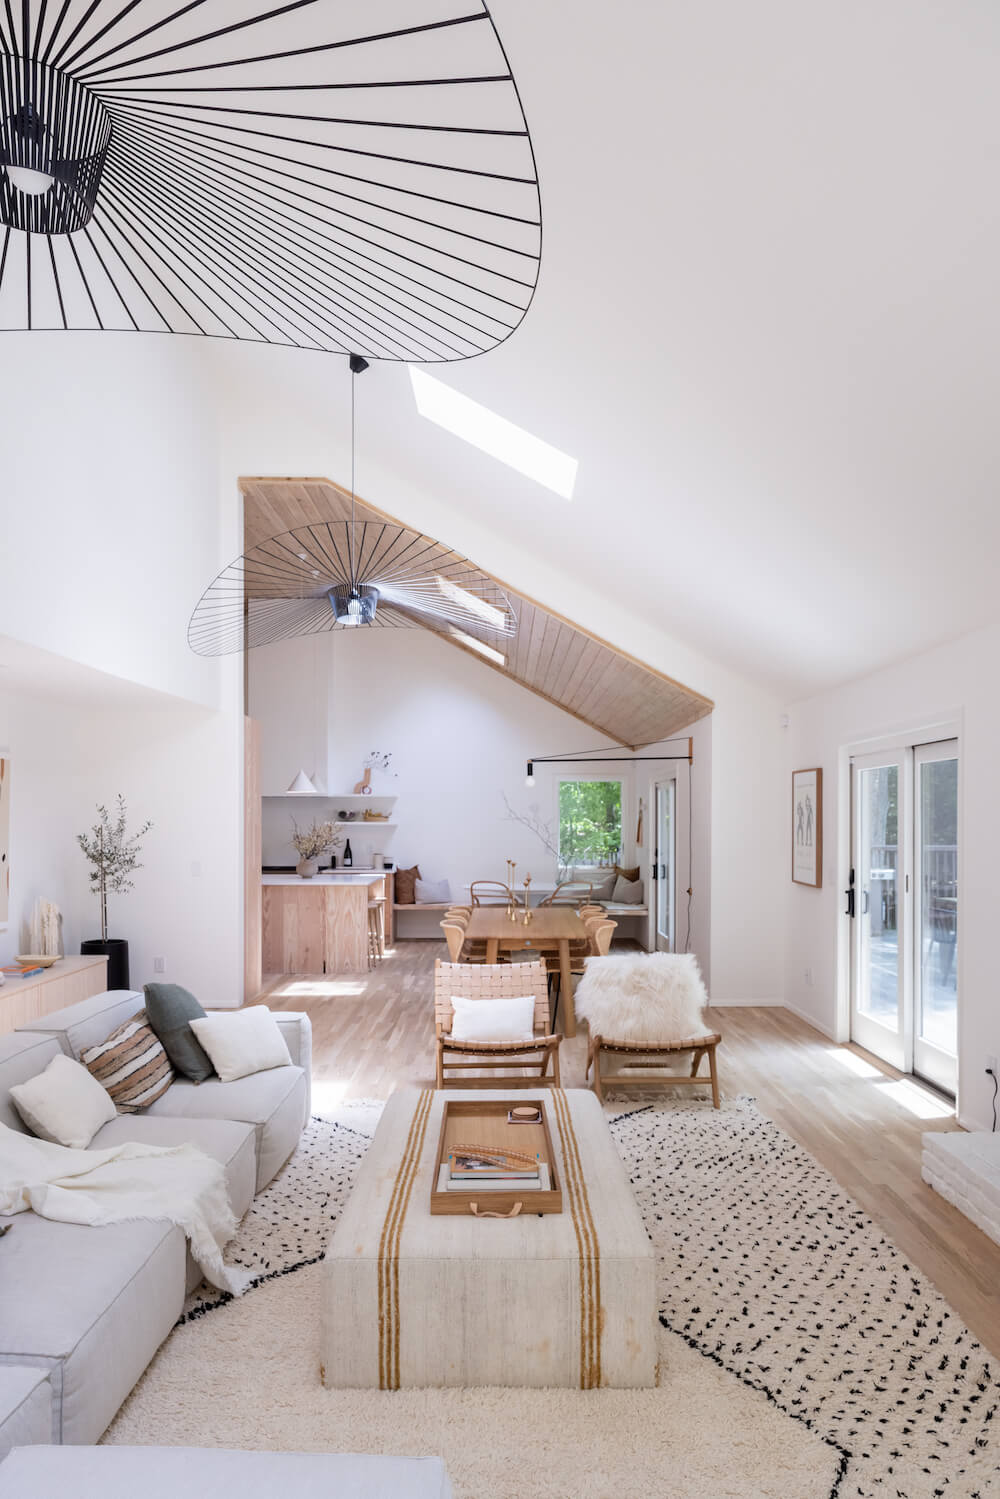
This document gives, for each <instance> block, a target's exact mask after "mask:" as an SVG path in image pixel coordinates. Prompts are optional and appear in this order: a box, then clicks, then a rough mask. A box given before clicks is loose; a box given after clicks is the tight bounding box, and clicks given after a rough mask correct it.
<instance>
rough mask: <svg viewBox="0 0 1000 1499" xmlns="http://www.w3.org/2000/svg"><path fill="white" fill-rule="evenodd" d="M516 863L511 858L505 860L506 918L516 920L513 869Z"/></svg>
mask: <svg viewBox="0 0 1000 1499" xmlns="http://www.w3.org/2000/svg"><path fill="white" fill-rule="evenodd" d="M516 868H517V864H516V863H515V861H514V860H513V859H508V860H507V920H508V921H516V920H517V902H516V900H515V898H514V870H515V869H516Z"/></svg>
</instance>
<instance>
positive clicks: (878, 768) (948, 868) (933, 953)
mask: <svg viewBox="0 0 1000 1499" xmlns="http://www.w3.org/2000/svg"><path fill="white" fill-rule="evenodd" d="M851 799H852V857H851V863H852V885H851V892H850V899H851V907H852V909H853V915H854V923H853V926H854V931H853V951H852V975H851V977H852V985H851V987H852V997H851V1037H852V1040H854V1041H856V1042H857V1043H858V1044H859V1045H860V1046H863V1047H865V1049H866V1050H867V1051H872V1052H874V1053H875V1055H876V1056H880V1057H882V1058H883V1060H885V1061H887V1062H889V1063H890V1064H891V1065H892V1066H893V1067H898V1068H899V1069H900V1071H901V1072H915V1073H918V1074H919V1075H920V1076H922V1077H925V1078H927V1079H928V1081H930V1082H933V1083H936V1084H937V1086H938V1087H940V1088H943V1089H945V1090H946V1091H947V1092H950V1093H954V1091H955V1073H956V1054H957V1038H958V985H957V964H956V961H955V959H956V947H957V938H958V742H957V740H953V739H952V740H945V741H942V742H940V743H937V744H928V745H917V746H906V747H901V748H899V749H892V750H887V751H884V752H882V753H880V754H875V755H860V756H857V757H856V758H855V759H854V760H853V761H852V765H851Z"/></svg>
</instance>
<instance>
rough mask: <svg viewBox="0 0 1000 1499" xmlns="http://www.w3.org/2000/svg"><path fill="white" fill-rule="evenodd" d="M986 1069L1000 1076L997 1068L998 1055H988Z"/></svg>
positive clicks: (995, 1075)
mask: <svg viewBox="0 0 1000 1499" xmlns="http://www.w3.org/2000/svg"><path fill="white" fill-rule="evenodd" d="M986 1071H987V1072H992V1074H993V1076H994V1077H997V1076H1000V1072H998V1069H997V1059H996V1057H987V1058H986Z"/></svg>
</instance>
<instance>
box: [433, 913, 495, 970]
mask: <svg viewBox="0 0 1000 1499" xmlns="http://www.w3.org/2000/svg"><path fill="white" fill-rule="evenodd" d="M468 920H469V919H468V917H465V918H464V920H463V919H462V918H461V917H457V918H447V917H446V918H445V920H444V921H442V922H441V923H440V926H441V930H442V931H443V932H444V938H445V941H446V942H447V944H448V956H449V957H450V958H451V961H452V962H453V963H485V962H486V943H485V942H479V941H472V942H470V941H469V940H468V939H467V938H466V935H465V929H466V927H467V926H468Z"/></svg>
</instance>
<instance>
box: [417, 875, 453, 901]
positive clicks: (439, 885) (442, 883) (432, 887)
mask: <svg viewBox="0 0 1000 1499" xmlns="http://www.w3.org/2000/svg"><path fill="white" fill-rule="evenodd" d="M413 899H414V901H415V902H416V904H417V905H418V906H437V905H441V906H443V905H445V904H446V903H447V902H448V901H450V900H451V886H450V885H449V884H448V881H447V880H417V882H416V884H415V886H414V890H413Z"/></svg>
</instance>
